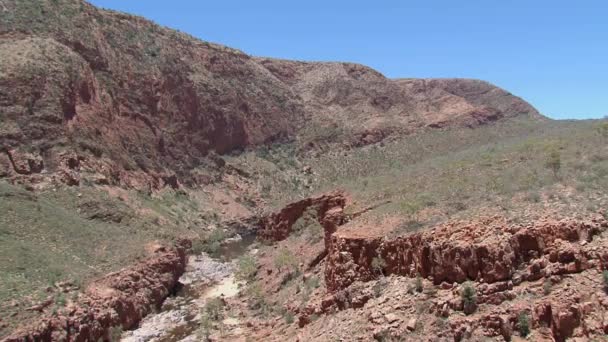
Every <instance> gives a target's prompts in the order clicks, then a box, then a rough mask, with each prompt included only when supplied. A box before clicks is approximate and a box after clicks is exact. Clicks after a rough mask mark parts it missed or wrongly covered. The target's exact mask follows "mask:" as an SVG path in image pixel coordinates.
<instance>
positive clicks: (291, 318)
mask: <svg viewBox="0 0 608 342" xmlns="http://www.w3.org/2000/svg"><path fill="white" fill-rule="evenodd" d="M283 319H285V323H287V324H292V323H293V322H294V315H293V313H292V312H291V311H289V310H287V311H285V313H284V314H283Z"/></svg>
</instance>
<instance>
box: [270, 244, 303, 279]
mask: <svg viewBox="0 0 608 342" xmlns="http://www.w3.org/2000/svg"><path fill="white" fill-rule="evenodd" d="M274 266H275V267H276V268H277V269H278V270H279V272H280V271H281V269H287V270H288V272H290V273H291V272H293V271H296V270H297V267H298V260H297V259H296V257H295V255H294V254H293V253H292V252H291V251H290V250H289V249H287V248H283V249H281V250H279V252H278V253H277V255H275V257H274Z"/></svg>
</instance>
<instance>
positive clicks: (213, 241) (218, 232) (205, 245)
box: [200, 228, 227, 256]
mask: <svg viewBox="0 0 608 342" xmlns="http://www.w3.org/2000/svg"><path fill="white" fill-rule="evenodd" d="M226 237H227V236H226V233H225V232H224V230H223V229H219V228H218V229H215V230H213V231H212V232H211V233H210V234H209V235H208V236H207V237H206V238H205V239H204V240H203V241H202V245H201V247H200V248H201V249H202V250H203V252H206V253H208V254H209V255H212V256H217V255H218V254H219V253H220V251H221V248H222V241H224V240H225V239H226Z"/></svg>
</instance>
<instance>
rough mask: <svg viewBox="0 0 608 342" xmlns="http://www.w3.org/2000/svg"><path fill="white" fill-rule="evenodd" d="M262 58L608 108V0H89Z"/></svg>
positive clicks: (582, 114)
mask: <svg viewBox="0 0 608 342" xmlns="http://www.w3.org/2000/svg"><path fill="white" fill-rule="evenodd" d="M90 2H91V3H93V4H95V5H98V6H101V7H105V8H111V9H116V10H120V11H124V12H129V13H133V14H138V15H141V16H144V17H147V18H149V19H152V20H154V21H156V22H157V23H159V24H162V25H165V26H169V27H172V28H176V29H179V30H181V31H184V32H188V33H190V34H192V35H194V36H196V37H199V38H201V39H203V40H206V41H211V42H216V43H221V44H224V45H228V46H231V47H234V48H238V49H240V50H243V51H244V52H246V53H248V54H252V55H256V56H268V57H278V58H289V59H298V60H320V61H350V62H358V63H362V64H365V65H369V66H371V67H373V68H375V69H377V70H378V71H380V72H382V73H383V74H384V75H386V76H387V77H393V78H399V77H469V78H479V79H484V80H487V81H490V82H492V83H494V84H496V85H499V86H501V87H503V88H505V89H507V90H509V91H511V92H512V93H514V94H516V95H519V96H521V97H523V98H524V99H526V100H528V101H530V102H531V103H532V104H533V105H534V106H536V107H537V108H538V109H539V110H540V111H541V112H542V113H543V114H545V115H547V116H550V117H552V118H577V119H582V118H597V117H604V116H607V115H608V1H606V0H583V1H575V0H570V1H564V0H551V1H549V0H502V1H498V0H494V1H492V0H463V1H454V0H426V1H423V0H418V1H407V0H401V1H382V0H378V1H357V0H350V1H343V0H335V1H331V0H325V1H321V0H307V1H289V0H281V1H279V0H258V1H251V0H242V1H237V0H221V1H220V0H215V1H207V0H202V1H201V0H172V1H166V0H146V1H134V0H132V1H125V0H91V1H90Z"/></svg>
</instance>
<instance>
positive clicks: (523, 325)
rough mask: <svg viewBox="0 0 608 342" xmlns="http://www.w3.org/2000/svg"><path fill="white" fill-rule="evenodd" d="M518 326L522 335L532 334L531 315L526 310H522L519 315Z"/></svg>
mask: <svg viewBox="0 0 608 342" xmlns="http://www.w3.org/2000/svg"><path fill="white" fill-rule="evenodd" d="M517 327H518V329H519V334H520V335H521V336H522V337H526V336H528V335H529V334H530V317H528V314H527V313H525V312H522V313H520V314H519V316H518V317H517Z"/></svg>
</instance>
